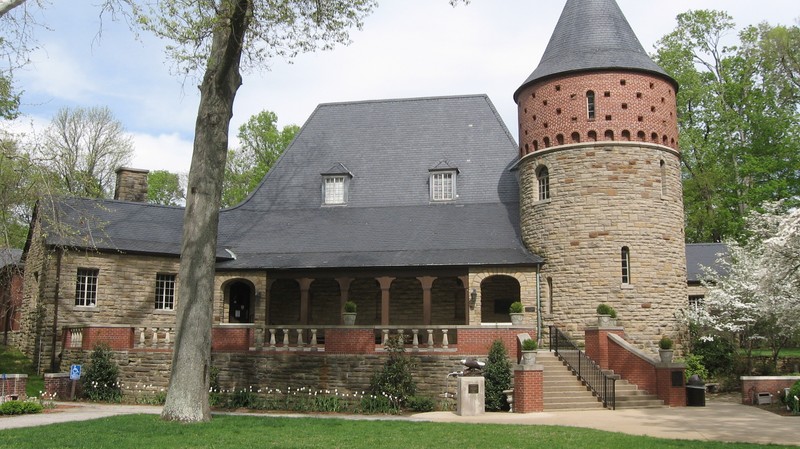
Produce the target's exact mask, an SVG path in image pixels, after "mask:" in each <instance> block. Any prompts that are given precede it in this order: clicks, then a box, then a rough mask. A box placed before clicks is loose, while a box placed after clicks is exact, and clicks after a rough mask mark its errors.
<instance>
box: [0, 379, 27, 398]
mask: <svg viewBox="0 0 800 449" xmlns="http://www.w3.org/2000/svg"><path fill="white" fill-rule="evenodd" d="M27 386H28V375H27V374H3V375H2V377H0V394H2V395H3V396H4V397H10V396H16V397H17V399H21V400H24V399H25V398H26V397H27V395H26V394H25V388H26V387H27Z"/></svg>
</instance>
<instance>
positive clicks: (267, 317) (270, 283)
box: [263, 275, 275, 326]
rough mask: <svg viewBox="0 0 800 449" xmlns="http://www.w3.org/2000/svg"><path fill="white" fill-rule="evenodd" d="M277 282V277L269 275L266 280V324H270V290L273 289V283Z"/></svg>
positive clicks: (264, 296)
mask: <svg viewBox="0 0 800 449" xmlns="http://www.w3.org/2000/svg"><path fill="white" fill-rule="evenodd" d="M273 282H275V279H272V278H270V277H269V275H267V277H266V282H265V283H264V295H263V300H264V309H263V310H264V325H265V326H269V303H270V292H271V291H272V283H273Z"/></svg>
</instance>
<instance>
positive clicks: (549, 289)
mask: <svg viewBox="0 0 800 449" xmlns="http://www.w3.org/2000/svg"><path fill="white" fill-rule="evenodd" d="M547 313H549V314H551V315H552V314H553V278H551V277H548V278H547Z"/></svg>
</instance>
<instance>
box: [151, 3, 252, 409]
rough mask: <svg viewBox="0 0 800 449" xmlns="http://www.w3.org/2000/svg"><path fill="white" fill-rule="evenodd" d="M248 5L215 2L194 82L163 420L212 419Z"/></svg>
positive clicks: (247, 23) (249, 6) (249, 5)
mask: <svg viewBox="0 0 800 449" xmlns="http://www.w3.org/2000/svg"><path fill="white" fill-rule="evenodd" d="M251 7H252V5H251V3H250V0H227V1H223V2H222V5H221V8H220V13H219V16H218V17H219V20H218V23H217V25H216V28H215V29H214V37H213V42H212V47H211V55H210V58H209V62H208V66H207V68H206V73H205V75H204V77H203V83H202V85H201V86H200V106H199V109H198V113H197V123H196V125H195V139H194V152H193V154H192V165H191V168H190V171H189V186H188V189H187V190H188V191H187V192H186V193H187V196H186V212H185V214H184V223H183V244H182V247H181V264H180V270H179V273H178V281H179V288H178V310H177V334H176V337H175V348H174V352H173V355H172V373H171V375H170V381H169V392H168V393H167V401H166V404H165V405H164V409H163V411H162V413H161V417H162V418H163V419H166V420H172V421H182V422H198V421H208V420H209V419H211V411H210V408H209V404H208V388H209V376H210V367H211V324H212V309H213V300H214V265H215V261H216V247H217V227H218V222H219V207H220V197H221V192H222V178H223V174H224V172H225V158H226V155H227V150H228V128H229V126H230V120H231V117H232V115H233V100H234V98H235V96H236V91H237V90H238V89H239V86H240V85H241V82H242V78H241V75H240V73H239V63H240V60H241V55H242V41H243V38H244V34H245V30H246V29H247V26H248V25H249V22H248V20H249V11H250V8H251Z"/></svg>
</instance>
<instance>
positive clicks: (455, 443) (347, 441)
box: [0, 415, 782, 449]
mask: <svg viewBox="0 0 800 449" xmlns="http://www.w3.org/2000/svg"><path fill="white" fill-rule="evenodd" d="M0 447H2V448H6V447H7V448H15V449H22V448H37V449H38V448H114V449H125V448H158V449H170V448H240V447H241V448H249V447H258V448H281V449H293V448H308V449H311V448H320V449H335V448H342V449H359V448H369V449H374V448H382V449H392V448H397V449H418V448H419V449H424V448H435V449H448V448H493V449H501V448H514V449H517V448H529V447H541V448H547V449H558V448H570V449H572V448H613V449H618V448H637V449H649V448H704V449H715V448H726V449H738V448H757V447H782V446H774V445H773V446H764V445H755V444H730V443H717V442H707V441H683V440H665V439H658V438H650V437H637V436H630V435H624V434H620V433H611V432H602V431H598V430H591V429H579V428H573V427H555V426H526V425H513V426H512V425H494V424H447V423H414V422H408V421H349V420H341V419H314V418H296V419H293V418H276V417H253V416H215V417H214V419H213V420H212V421H211V422H210V423H204V424H193V425H183V424H177V423H167V422H163V421H161V420H160V419H159V417H158V416H155V415H129V416H117V417H111V418H105V419H100V420H96V421H84V422H75V423H67V424H54V425H50V426H47V427H37V428H29V429H13V430H3V431H0Z"/></svg>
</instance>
